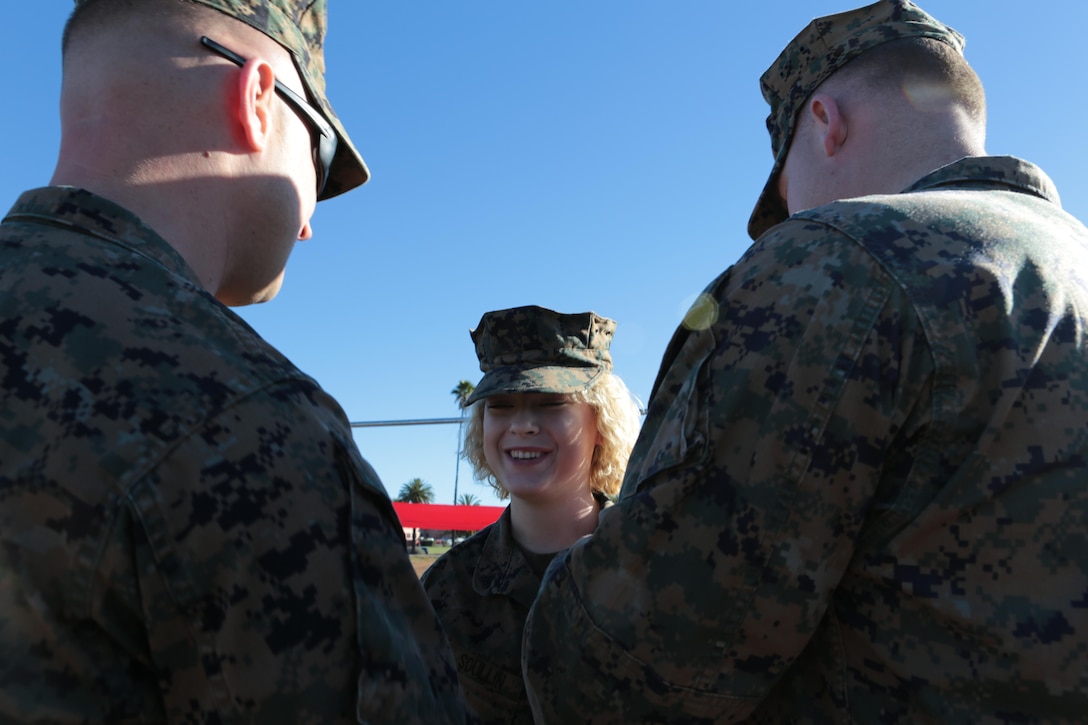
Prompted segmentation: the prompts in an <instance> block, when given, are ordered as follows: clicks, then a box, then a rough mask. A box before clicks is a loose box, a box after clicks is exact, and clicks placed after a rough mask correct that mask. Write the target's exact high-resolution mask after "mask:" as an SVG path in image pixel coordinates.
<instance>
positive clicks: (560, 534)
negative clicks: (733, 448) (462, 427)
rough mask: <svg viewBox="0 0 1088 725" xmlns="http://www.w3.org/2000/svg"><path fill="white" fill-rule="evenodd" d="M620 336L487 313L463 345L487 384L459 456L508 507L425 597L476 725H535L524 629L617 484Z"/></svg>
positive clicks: (513, 313) (624, 396)
mask: <svg viewBox="0 0 1088 725" xmlns="http://www.w3.org/2000/svg"><path fill="white" fill-rule="evenodd" d="M615 329H616V323H615V322H613V321H612V320H609V319H607V318H604V317H600V316H598V315H596V314H594V313H592V312H585V313H581V314H573V315H564V314H560V313H558V312H554V311H552V310H549V309H545V308H543V307H519V308H514V309H509V310H500V311H497V312H489V313H487V314H485V315H484V316H483V318H482V319H481V320H480V324H479V325H478V326H477V328H476V330H475V331H474V332H473V333H472V338H473V341H474V342H475V343H476V353H477V356H478V357H479V360H480V369H481V370H483V372H484V377H483V379H482V380H480V382H479V384H478V385H477V386H476V388H475V390H474V392H473V394H472V395H471V396H470V397H469V399H468V402H469V403H470V404H472V409H471V412H470V414H469V424H468V428H467V430H466V433H465V449H464V450H465V456H466V458H468V460H469V461H470V462H471V463H472V465H473V468H474V469H475V471H476V477H477V478H482V479H486V480H487V481H488V482H489V483H490V484H491V485H492V486H493V487H494V488H495V491H496V493H497V494H498V495H499V497H500V498H502V499H506V498H509V499H510V505H509V507H508V508H507V509H506V510H505V511H504V512H503V514H502V516H500V517H499V520H498V521H497V522H495V523H494V524H493V525H491V526H489V527H487V528H486V529H484V530H483V531H480V532H479V533H478V534H476V535H475V536H473V537H472V538H470V539H468V540H467V541H465V542H463V543H461V544H458V545H457V546H455V547H454V548H453V549H451V550H450V551H449V552H448V553H447V554H446V555H445V556H443V557H441V558H440V559H439V560H438V561H437V562H435V563H434V565H433V566H431V568H430V569H429V570H428V571H427V572H426V573H425V574H424V577H423V584H424V587H425V588H426V590H427V594H428V595H429V596H430V598H431V601H432V603H433V604H434V607H435V611H436V612H437V613H438V616H439V618H440V619H441V620H442V624H443V627H444V628H445V629H446V632H447V634H448V636H449V638H450V643H451V644H452V645H453V648H454V654H455V656H456V658H457V667H458V672H459V674H460V675H461V684H462V686H463V687H464V689H465V695H466V697H467V698H468V700H469V702H470V704H471V705H472V707H473V708H474V709H475V710H476V712H477V713H478V714H479V715H480V716H481V717H482V719H483V720H484V722H489V723H490V722H495V723H498V722H503V723H509V722H515V723H520V722H525V723H531V722H532V713H531V712H530V710H529V704H528V699H527V696H526V693H525V689H524V687H523V685H522V684H521V682H522V681H521V664H520V663H521V632H522V627H523V625H524V623H525V617H526V616H527V614H528V612H529V607H530V605H531V604H532V602H533V597H534V595H535V593H536V590H537V588H538V587H539V586H540V578H541V575H542V574H543V572H544V569H545V568H547V566H548V563H549V562H550V561H551V559H552V557H553V556H555V553H556V552H557V551H560V550H562V549H564V548H566V547H568V546H570V545H571V544H572V543H574V542H575V541H576V540H578V539H579V538H580V537H582V536H585V535H586V534H590V533H592V532H593V530H594V529H595V528H596V527H597V520H598V516H599V515H600V512H601V511H602V510H603V509H604V508H606V507H607V506H609V505H610V503H611V502H610V501H609V496H610V495H612V494H615V493H616V491H618V490H619V487H620V483H621V482H622V479H623V471H624V468H625V466H626V463H627V457H628V455H629V454H630V451H631V447H632V445H633V444H634V440H635V437H636V435H637V433H638V425H639V411H638V407H637V406H636V404H635V402H634V400H633V399H632V397H631V394H630V393H629V392H628V390H627V387H626V386H625V385H624V384H623V381H622V380H620V379H619V377H617V376H615V375H613V374H612V357H611V353H610V347H611V344H612V336H613V334H614V332H615ZM474 508H475V507H474ZM485 613H486V614H485Z"/></svg>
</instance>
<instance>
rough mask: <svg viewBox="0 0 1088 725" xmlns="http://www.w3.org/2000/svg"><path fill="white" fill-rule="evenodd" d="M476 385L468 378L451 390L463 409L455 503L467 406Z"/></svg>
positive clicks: (455, 472) (454, 478) (454, 474)
mask: <svg viewBox="0 0 1088 725" xmlns="http://www.w3.org/2000/svg"><path fill="white" fill-rule="evenodd" d="M474 390H476V386H475V385H473V384H472V383H470V382H469V381H467V380H462V381H461V382H459V383H457V387H455V388H454V389H453V390H451V391H450V395H452V396H453V397H454V398H456V399H457V409H458V410H460V411H461V422H459V423H458V424H457V467H456V468H454V469H453V503H454V504H456V503H457V480H458V479H459V478H460V476H461V441H462V440H463V438H464V437H463V436H462V435H461V432H462V430H463V429H464V427H465V408H467V407H468V399H469V397H470V396H471V395H472V392H473V391H474Z"/></svg>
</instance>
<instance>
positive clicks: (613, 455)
mask: <svg viewBox="0 0 1088 725" xmlns="http://www.w3.org/2000/svg"><path fill="white" fill-rule="evenodd" d="M570 395H571V397H572V398H573V399H574V400H575V401H577V402H579V403H587V404H588V405H589V406H590V407H591V408H593V411H594V412H595V413H596V414H597V432H598V433H599V434H600V436H601V443H600V444H599V445H598V446H597V447H596V448H595V449H594V450H593V461H592V463H591V464H590V471H589V487H590V490H591V491H593V492H594V493H597V492H600V493H604V494H608V495H613V494H616V493H618V492H619V490H620V484H622V483H623V473H624V471H625V470H626V468H627V459H628V458H629V457H630V456H631V449H632V448H633V447H634V445H635V439H636V438H638V432H639V428H640V427H641V425H642V413H641V411H640V410H639V405H638V403H637V402H636V401H635V398H634V396H632V395H631V391H629V390H628V389H627V386H626V385H625V384H624V382H623V380H621V379H620V378H619V377H618V376H616V375H613V374H612V373H610V372H605V373H603V374H602V375H601V376H600V378H599V379H598V380H597V381H596V383H595V384H594V385H592V386H591V387H589V388H588V389H586V390H580V391H578V392H576V393H571V394H570ZM486 402H487V398H481V399H480V400H477V401H476V402H475V403H473V404H472V406H471V408H470V409H469V414H468V424H467V425H466V426H465V444H464V448H463V449H462V453H461V455H462V456H463V457H464V459H465V460H467V461H468V462H469V463H471V464H472V469H473V475H474V477H475V478H476V480H477V481H486V482H487V483H488V485H490V486H491V487H492V488H493V489H495V494H496V495H497V496H498V497H499V498H500V499H503V500H505V499H507V498H509V497H510V492H509V491H507V490H506V487H505V486H503V485H502V482H501V481H499V480H498V479H497V478H495V472H494V471H492V470H491V466H489V465H487V458H486V457H485V456H484V407H485V403H486Z"/></svg>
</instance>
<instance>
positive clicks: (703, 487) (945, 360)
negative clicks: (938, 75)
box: [523, 158, 1088, 723]
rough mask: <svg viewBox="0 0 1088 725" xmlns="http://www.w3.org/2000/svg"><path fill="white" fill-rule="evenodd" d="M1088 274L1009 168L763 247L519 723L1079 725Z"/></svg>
mask: <svg viewBox="0 0 1088 725" xmlns="http://www.w3.org/2000/svg"><path fill="white" fill-rule="evenodd" d="M1085 270H1088V230H1086V229H1085V228H1084V226H1083V225H1081V224H1080V223H1079V222H1078V221H1076V220H1075V219H1073V218H1072V217H1070V216H1069V215H1067V214H1066V213H1065V212H1063V211H1062V210H1061V208H1060V206H1059V202H1058V196H1057V193H1056V191H1055V189H1054V187H1053V185H1052V183H1051V182H1050V180H1049V179H1048V178H1047V177H1046V176H1045V175H1044V174H1043V173H1042V172H1041V171H1040V170H1039V169H1038V168H1037V167H1035V166H1033V165H1031V164H1029V163H1027V162H1024V161H1020V160H1017V159H1012V158H974V159H964V160H962V161H959V162H956V163H953V164H951V165H949V166H946V167H944V168H942V169H939V170H937V171H936V172H934V173H932V174H930V175H928V176H927V177H925V178H923V179H922V180H920V181H919V182H917V183H916V184H915V185H914V186H913V187H912V188H911V189H910V190H909V191H908V193H902V194H897V195H888V196H878V197H866V198H863V199H858V200H851V201H840V202H835V203H831V204H828V205H826V206H823V207H819V208H817V209H814V210H810V211H807V212H802V213H800V214H796V215H794V216H793V217H790V218H789V220H787V221H785V222H783V223H781V224H779V225H777V226H775V227H774V228H773V229H772V230H771V231H769V232H768V233H766V234H764V235H763V236H762V237H761V238H760V239H759V240H758V241H757V242H756V243H755V244H754V245H753V246H752V247H751V248H750V249H749V251H748V252H747V253H746V254H745V255H744V256H743V257H742V258H741V259H740V261H738V263H737V264H736V265H734V267H732V268H731V269H729V270H727V271H726V272H725V273H724V274H722V275H721V276H720V277H719V278H718V279H717V280H715V281H714V282H713V283H712V284H711V285H710V286H709V287H708V288H707V289H706V291H705V294H704V295H703V297H702V298H701V299H700V301H698V302H697V303H696V305H695V306H694V308H693V310H692V312H691V313H690V314H689V316H688V318H687V319H686V321H685V325H684V326H683V327H681V329H680V330H678V331H677V333H676V335H675V336H674V338H673V340H672V342H671V343H670V345H669V347H668V349H667V351H666V353H665V357H664V361H663V363H662V367H661V372H660V373H659V376H658V379H657V381H656V383H655V386H654V391H653V394H652V398H651V402H650V406H649V413H648V417H647V420H646V423H645V426H644V428H643V431H642V435H641V436H640V438H639V441H638V443H637V444H636V447H635V450H634V452H633V454H632V456H631V461H630V464H629V466H628V469H627V477H626V478H625V480H624V488H623V491H622V493H621V497H620V501H619V503H617V505H616V506H614V507H613V508H611V509H610V511H609V513H608V514H607V515H605V516H604V517H603V519H602V521H601V523H600V526H599V527H598V529H597V532H596V533H595V534H594V536H592V537H590V538H589V539H585V540H583V541H581V542H579V544H577V545H576V546H574V547H572V548H571V549H570V550H568V551H567V552H565V553H564V554H563V555H562V556H560V557H557V558H556V560H555V561H553V562H552V565H551V567H550V568H549V570H548V573H547V575H546V576H545V581H544V584H543V586H542V588H541V591H540V594H539V598H538V600H537V602H536V604H535V605H534V607H533V609H532V611H531V613H530V615H529V619H528V622H527V624H526V629H525V655H524V662H523V665H524V667H525V675H526V681H527V684H528V688H529V691H530V700H531V701H532V703H533V707H534V712H535V713H536V714H537V715H538V717H539V718H541V719H542V721H543V722H548V723H553V722H554V723H563V722H573V721H575V720H578V719H581V720H587V719H588V720H592V721H593V722H617V723H620V722H622V723H631V722H640V723H650V722H666V721H671V722H736V721H739V720H741V719H743V718H746V717H750V718H751V720H750V721H752V722H774V723H779V722H793V721H799V722H922V721H926V722H994V723H997V722H1028V721H1031V722H1044V721H1051V722H1060V721H1067V722H1072V721H1076V720H1081V719H1083V717H1084V716H1085V713H1088V646H1086V645H1085V641H1086V640H1085V636H1086V633H1088V542H1086V537H1088V535H1086V533H1085V532H1086V531H1088V488H1086V487H1085V485H1084V471H1085V465H1086V458H1088V426H1086V424H1085V422H1086V419H1088V360H1086V357H1085V349H1084V346H1085V340H1086V339H1088V338H1086V336H1088V319H1086V315H1088V284H1086V283H1085V280H1084V279H1083V277H1082V275H1083V274H1084V273H1085ZM586 713H590V715H589V716H588V717H587V716H586Z"/></svg>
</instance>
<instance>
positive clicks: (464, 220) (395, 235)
mask: <svg viewBox="0 0 1088 725" xmlns="http://www.w3.org/2000/svg"><path fill="white" fill-rule="evenodd" d="M858 4H862V3H860V2H859V3H856V4H855V3H851V2H849V1H848V0H778V1H776V2H761V3H756V2H752V3H739V2H732V0H668V1H666V0H590V1H589V2H574V1H573V0H558V1H553V2H543V1H542V0H541V1H538V2H512V1H511V0H427V1H422V0H330V6H331V7H330V11H329V13H330V26H331V29H330V33H329V39H328V43H327V48H326V59H327V62H328V67H329V71H328V76H327V78H328V83H329V96H330V98H331V100H332V102H333V105H334V107H335V108H336V109H337V112H338V114H339V115H340V118H341V120H342V121H343V122H344V124H345V125H346V127H347V129H348V132H349V133H350V135H351V136H352V139H353V140H354V141H355V143H356V145H357V146H358V148H359V149H360V150H361V152H362V154H363V156H364V157H365V158H366V160H367V163H368V164H369V166H370V168H371V172H372V174H373V179H372V181H371V182H370V183H368V184H367V185H366V186H364V187H362V188H361V189H358V190H356V191H353V192H351V193H349V194H347V195H344V196H342V197H339V198H337V199H333V200H330V201H327V202H323V203H321V204H320V205H319V206H318V211H317V214H316V215H315V217H314V230H315V236H314V239H312V240H310V241H308V242H305V243H303V244H301V245H299V246H298V248H297V249H296V250H295V252H294V255H293V256H292V258H291V261H290V263H289V265H288V268H287V277H286V282H285V285H284V289H283V291H282V292H281V293H280V295H279V296H278V297H277V298H276V299H275V300H273V301H271V302H269V303H266V304H264V305H260V306H256V307H249V308H242V309H239V310H238V311H239V313H240V314H241V315H242V316H243V317H244V318H245V319H246V320H248V321H249V322H250V324H252V325H253V326H254V327H255V328H256V329H257V330H258V331H259V332H260V333H261V334H262V335H264V336H265V337H266V338H267V339H268V340H269V341H270V342H272V343H273V344H274V345H276V346H277V347H279V348H280V349H281V350H282V351H283V352H284V353H285V354H286V355H287V356H288V357H290V358H291V359H292V360H293V361H294V362H295V363H296V364H297V365H298V366H299V367H300V368H302V369H303V370H304V371H306V372H307V373H309V374H310V375H312V376H314V377H315V378H316V379H317V380H318V381H319V382H320V383H321V384H322V385H323V386H324V387H325V388H326V389H327V390H329V391H330V392H331V393H332V394H333V395H334V396H335V397H336V398H337V399H338V400H339V401H340V403H341V405H343V407H344V410H345V411H346V413H347V415H348V417H349V418H350V419H351V420H352V421H378V420H404V419H420V418H439V417H452V416H456V414H457V410H456V407H455V405H454V399H453V397H452V396H451V395H450V390H451V389H452V388H453V387H454V386H455V385H456V384H457V382H458V381H459V380H461V379H468V380H471V381H472V382H476V380H478V378H479V376H480V372H479V368H478V366H477V361H476V357H475V354H474V351H473V347H472V343H471V340H470V339H469V334H468V333H469V330H470V329H471V328H472V327H473V326H475V324H476V323H477V321H478V320H479V318H480V316H481V315H482V314H483V313H484V312H486V311H488V310H492V309H499V308H504V307H512V306H516V305H524V304H539V305H544V306H548V307H553V308H555V309H558V310H561V311H564V312H581V311H585V310H594V311H596V312H598V313H600V314H602V315H605V316H608V317H612V318H614V319H616V320H617V322H618V329H617V333H616V339H615V342H614V344H613V353H614V358H615V363H616V366H615V369H616V372H617V373H618V374H619V375H620V376H621V377H623V378H624V379H625V380H626V381H627V384H628V386H629V387H630V388H631V389H632V391H634V392H635V393H636V394H637V395H638V396H639V397H640V398H642V399H643V400H645V399H646V398H647V397H648V396H649V391H650V387H651V385H652V384H653V379H654V376H655V374H656V372H657V367H658V363H659V362H660V359H661V353H662V352H663V350H664V348H665V345H666V343H667V342H668V340H669V337H670V336H671V334H672V331H673V329H674V328H675V326H676V325H677V323H678V322H679V320H680V318H681V316H682V314H683V312H684V310H685V309H686V306H687V304H688V303H689V302H690V300H691V299H692V298H693V297H694V296H695V295H696V294H697V293H698V292H699V291H700V290H701V289H702V288H703V287H704V286H705V285H706V284H707V283H708V282H709V281H710V280H711V279H713V278H714V277H715V276H716V275H717V274H718V273H720V272H721V271H722V270H724V269H725V268H726V267H728V266H729V264H731V263H732V262H733V261H734V260H736V259H737V257H739V256H740V255H741V254H742V253H743V251H744V249H745V248H746V247H747V246H748V244H749V243H750V240H749V239H748V237H747V233H746V231H745V228H746V224H747V220H748V215H749V213H750V212H751V208H752V205H753V204H754V202H755V199H756V197H757V195H758V193H759V190H760V188H761V187H762V185H763V183H764V181H765V179H766V175H767V173H768V172H769V170H770V166H771V155H770V144H769V141H768V139H767V136H766V132H765V129H764V125H763V123H764V118H765V116H766V106H765V104H764V103H763V100H762V98H761V97H760V94H759V86H758V78H759V75H760V74H761V73H762V72H763V70H764V69H765V68H766V67H767V66H768V65H769V64H770V63H771V61H773V60H774V58H775V56H776V55H777V54H778V52H779V51H780V50H781V48H782V47H783V46H784V45H785V44H786V43H787V42H788V41H789V40H790V39H791V38H792V37H793V35H794V34H795V33H796V32H797V31H798V30H800V29H801V27H803V26H804V25H805V24H806V23H807V22H808V21H809V20H810V19H811V18H813V17H815V16H819V15H825V14H828V13H832V12H840V11H842V10H847V9H850V8H852V7H855V6H856V5H858ZM922 5H923V7H924V8H925V9H926V10H928V11H929V12H931V13H932V14H934V15H936V16H937V17H938V18H939V19H941V20H943V21H944V22H946V23H948V24H949V25H952V26H953V27H955V28H956V29H957V30H959V31H960V32H962V33H963V34H964V35H966V37H967V50H966V55H967V58H968V60H970V61H971V63H972V65H974V67H975V69H976V70H977V71H978V72H979V75H980V76H981V77H982V80H983V83H984V84H985V86H986V91H987V97H988V102H989V109H990V125H989V138H988V141H987V149H988V151H989V152H990V153H991V154H1012V155H1016V156H1020V157H1022V158H1026V159H1028V160H1031V161H1034V162H1035V163H1037V164H1039V165H1040V166H1042V167H1043V169H1044V170H1046V171H1047V173H1048V174H1050V176H1051V177H1052V178H1053V179H1054V181H1055V182H1056V183H1057V185H1058V189H1059V191H1060V192H1061V195H1062V200H1063V204H1064V206H1065V208H1066V209H1067V210H1069V211H1070V212H1071V213H1073V214H1074V215H1076V216H1077V217H1079V218H1081V219H1088V181H1086V180H1085V178H1084V177H1085V170H1086V168H1088V142H1086V141H1085V139H1084V137H1083V132H1082V131H1081V128H1082V127H1083V125H1084V119H1085V116H1086V115H1088V114H1086V113H1085V111H1086V110H1088V103H1086V101H1085V98H1084V96H1085V92H1086V91H1085V88H1086V87H1088V77H1086V75H1088V63H1086V61H1085V59H1084V56H1083V52H1082V49H1083V46H1084V36H1083V29H1084V27H1086V26H1088V3H1085V2H1083V1H1082V0H1036V2H1032V3H1024V2H1014V1H1013V0H986V1H985V2H984V1H983V0H931V1H930V2H928V3H923V4H922ZM71 6H72V3H71V2H70V0H35V2H33V3H9V5H8V6H7V7H6V10H7V12H6V16H5V22H4V30H3V31H2V33H3V40H4V42H3V43H0V61H2V63H3V67H4V68H5V69H6V71H5V73H4V76H5V84H4V91H5V96H6V103H5V108H6V110H5V112H4V113H2V114H0V138H2V139H3V141H2V142H0V203H2V204H6V205H7V206H10V205H11V203H12V202H14V200H15V198H16V197H17V195H18V194H19V193H20V192H21V191H22V190H24V189H26V188H31V187H35V186H42V185H45V184H47V183H48V181H49V177H50V175H51V174H52V170H53V165H54V162H55V160H56V152H57V148H58V144H59V135H58V124H57V99H58V93H59V88H60V53H59V47H60V34H61V30H62V27H63V23H64V20H65V18H66V17H67V14H68V12H69V10H70V9H71ZM355 437H356V440H357V442H358V443H359V447H360V449H361V450H362V452H363V455H364V456H365V457H366V458H367V459H368V460H369V461H370V462H371V464H372V465H373V466H374V467H375V468H376V469H377V471H378V473H379V474H380V475H381V477H382V479H383V481H384V482H385V485H386V488H387V489H388V490H389V491H390V493H391V494H392V495H396V492H397V490H398V489H399V488H400V486H401V484H403V483H404V482H405V481H408V480H410V479H412V478H415V477H419V478H422V479H423V480H425V481H426V482H427V483H429V484H431V486H433V488H434V489H435V492H436V494H437V500H438V501H439V502H440V503H451V502H452V500H453V479H454V469H455V453H456V450H457V439H456V438H457V427H456V426H452V425H435V426H411V427H394V428H365V429H358V430H357V431H356V436H355ZM460 470H461V473H460V485H459V492H461V493H464V492H471V493H474V494H475V495H476V496H477V497H478V498H480V499H481V500H482V501H483V502H484V503H489V504H493V503H498V501H497V500H496V499H494V498H493V497H492V495H491V493H490V489H489V488H488V487H487V486H485V485H482V484H478V483H475V482H474V481H472V476H471V472H470V470H469V468H468V466H467V465H465V464H461V469H460Z"/></svg>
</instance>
